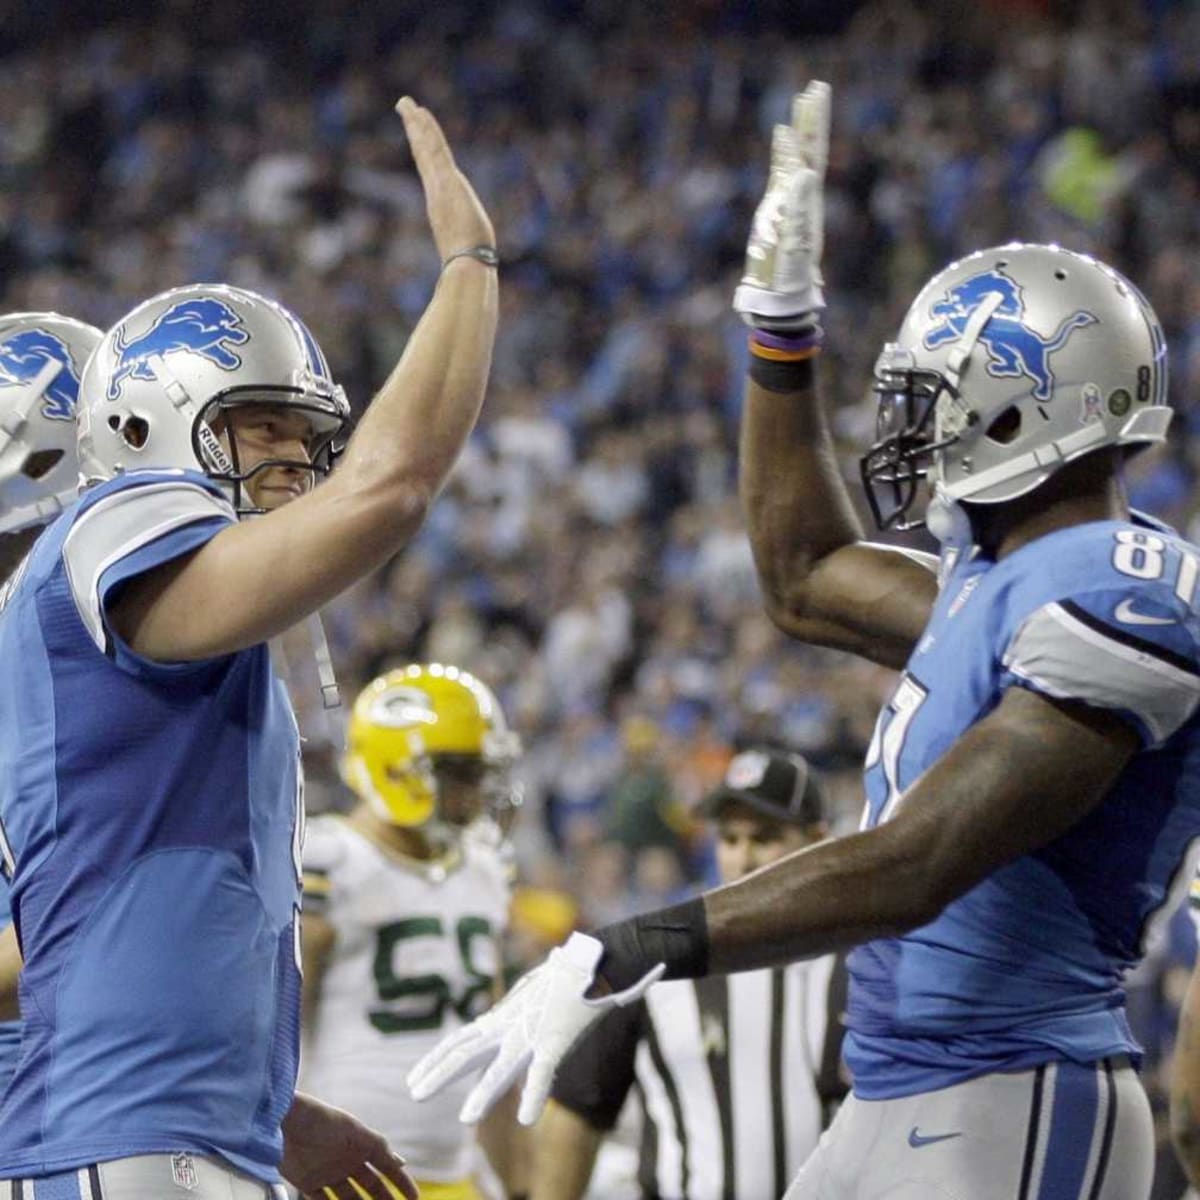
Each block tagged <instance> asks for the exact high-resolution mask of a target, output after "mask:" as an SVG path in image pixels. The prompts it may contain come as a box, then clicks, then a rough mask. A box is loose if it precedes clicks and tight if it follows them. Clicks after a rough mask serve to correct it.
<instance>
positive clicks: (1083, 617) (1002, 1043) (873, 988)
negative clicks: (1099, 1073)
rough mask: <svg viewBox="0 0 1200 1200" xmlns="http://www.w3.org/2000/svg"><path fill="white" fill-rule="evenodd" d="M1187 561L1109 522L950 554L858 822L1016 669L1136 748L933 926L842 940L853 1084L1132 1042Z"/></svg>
mask: <svg viewBox="0 0 1200 1200" xmlns="http://www.w3.org/2000/svg"><path fill="white" fill-rule="evenodd" d="M1198 577H1200V551H1198V550H1197V549H1196V548H1194V547H1192V546H1190V545H1189V544H1188V543H1186V542H1184V541H1183V540H1182V539H1180V538H1178V537H1176V536H1174V535H1173V534H1172V533H1171V532H1170V531H1167V530H1165V529H1150V528H1147V527H1144V526H1139V525H1138V524H1135V523H1128V522H1116V521H1111V522H1110V521H1106V522H1098V523H1095V524H1088V525H1083V526H1076V527H1073V528H1070V529H1065V530H1061V531H1059V532H1056V533H1053V534H1050V535H1048V536H1045V537H1042V538H1039V539H1038V540H1036V541H1034V542H1031V543H1029V544H1028V545H1026V546H1024V547H1022V548H1021V549H1019V550H1017V551H1015V552H1014V553H1013V554H1011V555H1009V556H1007V557H1005V558H1004V559H1002V560H1001V561H1000V562H992V561H989V560H987V559H985V558H983V557H981V556H980V555H979V553H978V551H975V552H973V553H972V554H971V555H968V556H965V557H963V558H962V559H961V560H960V561H958V562H957V563H951V562H947V564H946V569H945V572H944V579H943V583H942V587H941V590H940V594H939V598H938V601H937V604H936V606H935V608H934V611H933V615H932V617H931V618H930V621H929V624H928V626H927V627H926V630H925V634H924V636H923V637H922V639H921V641H920V642H919V644H918V645H917V648H916V650H915V651H914V652H913V655H912V657H911V658H910V659H909V662H908V665H907V669H906V670H905V673H904V675H903V676H902V677H901V680H900V682H899V685H898V686H897V688H896V691H895V693H894V694H893V696H892V699H891V700H890V701H889V703H888V704H887V706H886V707H885V708H884V711H883V712H882V713H881V715H880V718H879V722H878V724H877V726H876V730H875V735H874V738H873V739H872V744H871V747H870V750H869V751H868V755H867V762H866V791H867V808H866V813H865V815H864V822H863V823H864V827H871V826H874V825H878V824H879V823H880V822H882V821H885V820H887V819H888V817H889V816H890V815H891V813H892V811H893V810H894V808H895V806H896V805H897V804H898V803H899V802H900V799H901V796H902V793H903V791H904V789H905V788H907V787H909V786H910V785H911V784H912V783H913V782H914V781H915V780H916V779H917V778H918V777H919V776H920V775H921V774H922V772H924V771H925V770H927V769H928V768H929V767H930V766H932V765H933V764H934V763H935V762H936V761H937V760H938V759H939V758H940V757H941V756H942V755H943V754H944V753H945V752H946V751H947V750H948V749H949V748H950V747H951V746H952V745H953V744H954V743H955V742H956V741H957V740H958V739H959V738H960V737H961V736H962V734H963V733H964V732H965V731H966V730H967V729H969V728H970V727H971V726H972V725H974V724H975V723H976V722H977V721H979V720H981V719H982V718H984V717H986V716H987V715H988V713H989V712H991V711H992V709H994V708H995V707H996V705H997V704H998V703H999V702H1000V700H1001V698H1002V696H1003V694H1004V692H1005V691H1006V690H1007V689H1008V688H1010V687H1024V688H1029V689H1031V690H1032V691H1035V692H1039V693H1042V694H1044V695H1046V696H1050V697H1055V698H1058V699H1064V700H1072V701H1078V702H1080V703H1083V704H1086V705H1089V706H1094V707H1097V708H1102V709H1106V710H1109V711H1111V712H1114V713H1116V714H1118V715H1119V716H1120V717H1121V718H1123V719H1124V720H1126V721H1127V722H1128V723H1129V724H1130V725H1131V726H1132V727H1133V728H1134V729H1135V730H1136V731H1137V733H1138V735H1139V737H1140V739H1141V743H1142V749H1141V750H1140V752H1138V753H1137V754H1135V755H1134V757H1133V758H1132V759H1131V760H1130V762H1129V764H1128V765H1127V766H1126V768H1125V770H1124V771H1123V772H1122V774H1121V775H1120V776H1119V777H1118V779H1117V781H1116V782H1115V784H1114V785H1113V787H1112V789H1111V790H1110V792H1109V794H1108V795H1107V797H1106V798H1105V799H1104V800H1103V801H1102V802H1101V803H1100V804H1099V805H1098V806H1097V807H1096V808H1095V809H1094V810H1093V811H1092V812H1091V813H1090V814H1089V815H1088V816H1087V817H1085V818H1084V819H1083V820H1082V821H1080V822H1079V823H1078V824H1077V825H1075V826H1074V827H1073V828H1072V829H1071V830H1069V831H1068V832H1067V833H1065V834H1064V835H1063V836H1061V837H1060V838H1058V839H1057V840H1056V841H1054V842H1052V843H1050V844H1049V845H1047V846H1045V847H1043V848H1042V849H1041V850H1038V851H1037V852H1035V853H1033V854H1030V855H1028V856H1026V857H1024V858H1021V859H1018V860H1017V861H1015V862H1013V863H1011V864H1009V865H1007V866H1005V867H1003V868H1001V869H1000V870H998V871H996V872H995V873H994V874H993V875H991V876H990V877H989V878H987V879H986V880H984V881H983V882H982V883H980V884H979V885H978V886H976V887H975V888H973V889H972V890H971V891H969V892H968V893H966V894H965V895H964V896H962V897H960V898H959V899H958V900H955V901H954V902H953V903H951V904H950V905H949V906H948V907H947V908H946V909H945V910H944V911H943V912H942V914H941V915H940V916H939V917H938V918H937V919H936V920H935V921H933V922H932V923H930V924H929V925H926V926H924V927H923V928H920V929H917V930H914V931H913V932H911V933H909V934H906V935H905V936H903V937H899V938H888V939H882V940H878V941H875V942H870V943H868V944H867V945H865V946H862V947H860V948H859V949H858V950H856V951H855V952H854V953H853V954H852V955H851V956H850V970H851V977H852V984H851V989H850V1004H849V1009H848V1014H847V1024H848V1029H849V1035H848V1037H847V1040H846V1050H845V1055H846V1061H847V1064H848V1065H849V1067H850V1069H851V1072H852V1074H853V1077H854V1090H855V1093H856V1094H857V1095H859V1096H861V1097H864V1098H866V1099H885V1098H889V1097H894V1096H904V1095H911V1094H914V1093H917V1092H925V1091H931V1090H934V1089H937V1088H942V1087H947V1086H949V1085H951V1084H955V1083H958V1082H961V1081H963V1080H965V1079H968V1078H971V1077H972V1076H976V1075H980V1074H983V1073H986V1072H990V1071H1012V1070H1020V1069H1024V1068H1028V1067H1031V1066H1033V1065H1035V1064H1039V1063H1043V1062H1048V1061H1052V1060H1073V1061H1076V1062H1081V1063H1087V1062H1093V1061H1096V1060H1098V1059H1101V1058H1104V1057H1106V1056H1108V1055H1116V1054H1128V1055H1129V1056H1130V1057H1131V1058H1133V1059H1135V1060H1136V1059H1137V1058H1138V1055H1139V1048H1138V1046H1137V1043H1136V1042H1135V1040H1134V1038H1133V1036H1132V1034H1131V1033H1130V1030H1129V1026H1128V1023H1127V1022H1126V1019H1125V1007H1124V1006H1125V1000H1124V994H1123V990H1122V978H1123V975H1124V973H1125V971H1126V970H1127V969H1128V968H1129V967H1131V966H1132V965H1133V964H1134V963H1136V962H1137V961H1138V959H1139V958H1140V957H1141V955H1142V952H1143V944H1144V941H1145V938H1146V936H1147V933H1148V931H1149V929H1150V927H1151V926H1152V925H1153V921H1154V918H1155V916H1156V914H1164V913H1165V912H1167V911H1168V910H1169V907H1170V902H1171V901H1172V900H1173V899H1178V898H1179V897H1180V896H1181V895H1182V892H1183V890H1184V889H1185V888H1186V886H1187V884H1188V881H1189V879H1190V877H1191V873H1192V867H1193V865H1194V859H1191V856H1190V855H1189V844H1190V843H1191V841H1192V840H1193V839H1195V838H1197V837H1198V836H1200V718H1197V716H1196V715H1195V714H1196V708H1197V702H1198V701H1200V616H1198V615H1197V610H1196V604H1197V596H1196V591H1197V581H1198ZM1012 769H1013V770H1014V771H1019V770H1020V769H1021V768H1020V764H1019V763H1014V764H1013V768H1012ZM1189 860H1190V861H1189Z"/></svg>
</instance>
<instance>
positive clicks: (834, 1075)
mask: <svg viewBox="0 0 1200 1200" xmlns="http://www.w3.org/2000/svg"><path fill="white" fill-rule="evenodd" d="M844 998H845V973H844V968H843V966H842V964H841V962H840V961H835V959H833V958H832V957H827V958H821V959H816V960H814V961H812V962H804V963H795V964H793V965H792V966H789V967H787V968H783V969H779V970H772V971H750V972H746V973H743V974H739V975H729V976H717V977H713V978H710V979H699V980H678V981H674V982H669V983H660V984H657V985H656V986H655V987H653V988H651V989H650V991H649V992H648V993H647V995H646V997H645V999H644V1000H642V1001H639V1002H638V1003H637V1004H634V1005H630V1006H629V1007H628V1008H618V1009H615V1010H613V1011H612V1012H611V1013H608V1014H606V1016H605V1017H604V1019H603V1020H601V1021H600V1022H598V1023H597V1025H596V1026H594V1027H593V1028H592V1030H590V1031H589V1032H588V1034H587V1035H585V1037H584V1038H583V1039H582V1040H581V1041H580V1042H579V1044H578V1045H577V1046H576V1047H575V1048H574V1049H573V1050H572V1052H571V1054H570V1055H569V1056H568V1057H567V1058H566V1059H564V1061H563V1063H562V1064H561V1066H560V1067H559V1071H558V1075H557V1077H556V1078H555V1082H554V1091H553V1095H554V1098H555V1100H556V1101H557V1102H558V1103H559V1104H562V1105H563V1106H564V1107H566V1108H569V1109H571V1110H572V1111H573V1112H575V1113H577V1114H578V1115H579V1116H581V1117H583V1118H584V1119H585V1120H586V1121H587V1122H588V1123H589V1124H590V1125H592V1126H593V1127H594V1128H597V1129H604V1130H608V1129H611V1128H612V1127H613V1125H614V1124H615V1123H616V1120H617V1115H618V1114H619V1112H620V1110H621V1107H622V1105H623V1104H624V1101H625V1098H626V1096H627V1094H628V1093H629V1089H630V1088H631V1087H634V1086H636V1088H637V1094H638V1098H639V1100H640V1102H641V1107H642V1110H643V1117H644V1120H643V1125H642V1145H641V1162H640V1168H639V1173H638V1174H639V1181H640V1184H641V1190H642V1195H643V1196H644V1197H645V1198H646V1200H768V1198H770V1197H775V1196H779V1195H782V1193H783V1191H784V1190H785V1188H786V1187H787V1184H788V1181H789V1180H790V1179H791V1178H792V1176H793V1175H795V1173H796V1172H797V1171H798V1170H799V1168H800V1165H801V1164H802V1163H803V1162H804V1160H805V1159H806V1158H807V1157H808V1155H809V1154H810V1153H811V1152H812V1150H813V1148H814V1147H815V1146H816V1144H817V1139H818V1138H819V1137H820V1134H821V1130H822V1128H823V1127H824V1126H825V1124H826V1123H827V1117H828V1116H829V1115H830V1108H831V1105H832V1103H833V1102H834V1101H836V1100H837V1099H840V1098H841V1096H842V1095H843V1094H844V1093H845V1091H846V1087H845V1084H844V1082H843V1080H842V1075H841V1071H840V1068H839V1060H840V1054H839V1051H840V1046H841V1037H842V1027H841V1016H842V1011H843V1008H844Z"/></svg>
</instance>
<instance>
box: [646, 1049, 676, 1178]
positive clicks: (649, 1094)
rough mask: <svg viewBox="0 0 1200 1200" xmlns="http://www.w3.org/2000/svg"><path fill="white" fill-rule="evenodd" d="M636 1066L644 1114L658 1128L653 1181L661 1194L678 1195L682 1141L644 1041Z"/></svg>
mask: <svg viewBox="0 0 1200 1200" xmlns="http://www.w3.org/2000/svg"><path fill="white" fill-rule="evenodd" d="M636 1070H637V1078H638V1082H639V1083H640V1084H641V1086H642V1095H643V1096H644V1098H645V1102H646V1114H647V1116H648V1117H649V1119H650V1120H651V1121H653V1122H654V1124H655V1126H656V1127H657V1128H658V1130H659V1134H658V1162H657V1163H656V1164H655V1172H654V1177H655V1182H656V1183H657V1185H658V1190H659V1192H660V1193H661V1194H662V1195H664V1196H679V1195H682V1193H683V1143H682V1142H681V1140H680V1137H679V1127H678V1126H677V1125H676V1124H675V1113H674V1112H673V1111H672V1109H671V1102H670V1100H669V1099H668V1098H667V1087H666V1084H665V1083H664V1082H663V1078H662V1076H661V1075H660V1074H659V1071H658V1067H657V1066H655V1064H654V1059H653V1056H652V1055H651V1053H650V1046H649V1044H648V1043H647V1042H645V1041H642V1042H639V1043H638V1048H637V1058H636Z"/></svg>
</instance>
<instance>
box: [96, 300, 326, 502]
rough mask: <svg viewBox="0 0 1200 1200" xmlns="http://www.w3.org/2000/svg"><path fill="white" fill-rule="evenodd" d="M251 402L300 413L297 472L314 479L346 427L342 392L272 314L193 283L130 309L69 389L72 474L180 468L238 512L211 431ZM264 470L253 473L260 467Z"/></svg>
mask: <svg viewBox="0 0 1200 1200" xmlns="http://www.w3.org/2000/svg"><path fill="white" fill-rule="evenodd" d="M255 403H260V404H261V403H269V404H273V405H285V406H288V407H294V408H296V409H299V410H301V411H303V412H304V413H305V414H306V415H307V416H308V417H309V420H310V425H311V427H312V429H313V444H312V445H311V446H310V459H311V462H308V463H291V464H287V465H291V466H296V467H302V468H305V469H309V470H313V471H315V472H316V473H324V472H326V471H327V470H328V469H329V467H330V466H331V465H332V459H333V456H334V454H336V452H337V451H338V450H339V449H340V447H341V444H342V443H343V442H344V440H345V437H346V436H347V435H348V432H349V429H350V408H349V405H348V403H347V401H346V397H345V393H344V392H343V391H342V389H341V388H340V387H338V386H337V385H336V384H335V383H334V382H333V380H332V378H331V377H330V372H329V365H328V363H327V362H326V359H325V355H324V354H323V353H322V352H321V349H320V347H319V346H318V345H317V342H316V339H315V338H314V337H313V336H312V334H311V333H310V332H309V331H308V329H307V328H306V327H305V325H304V324H303V322H301V321H300V319H299V318H298V317H296V316H295V315H294V314H293V313H291V312H289V311H288V310H287V309H286V308H284V307H283V306H282V305H281V304H277V303H276V302H275V301H273V300H268V299H267V298H266V297H265V296H260V295H258V294H257V293H255V292H251V291H247V290H246V289H244V288H236V287H229V286H226V285H223V284H194V285H190V286H187V287H181V288H175V289H173V290H171V291H168V292H163V293H162V294H160V295H158V296H154V297H152V298H151V299H149V300H146V301H144V302H143V303H142V304H139V305H138V306H137V308H135V309H133V311H132V312H130V313H129V314H128V315H127V316H125V317H123V318H122V319H121V320H120V321H118V322H117V324H116V325H114V326H113V328H112V329H110V330H109V331H108V333H107V334H105V335H104V339H103V341H102V342H101V343H100V345H99V346H98V347H97V349H96V352H95V354H93V356H92V358H91V360H90V361H89V363H88V366H87V369H86V370H85V372H84V375H83V380H82V382H81V386H80V405H79V466H80V470H81V472H82V473H83V476H84V479H85V481H87V482H98V481H100V480H104V479H110V478H112V477H113V476H114V475H118V474H120V473H121V472H123V471H132V470H139V469H144V468H171V467H175V468H180V467H182V468H186V469H190V470H196V471H201V472H203V473H204V474H206V475H208V476H209V477H210V478H212V479H216V480H218V481H220V482H222V483H223V484H226V485H228V487H229V489H230V490H231V492H232V493H233V500H234V504H235V506H236V507H237V508H238V509H239V511H242V512H247V511H255V510H253V509H251V508H248V507H247V506H246V505H244V504H243V503H242V491H243V489H242V487H241V485H242V483H244V482H245V480H246V479H247V478H248V477H249V475H251V474H253V472H252V471H251V472H242V471H241V470H240V468H239V466H238V463H237V450H236V445H234V446H232V447H231V448H230V450H229V451H228V452H227V451H226V449H225V448H224V447H223V446H222V444H221V442H220V439H219V438H218V436H217V431H216V429H214V423H215V422H217V419H218V418H219V417H220V416H221V415H222V414H223V413H224V412H228V411H229V410H230V409H233V408H236V407H239V406H242V405H246V404H255ZM267 465H270V464H267V463H262V464H259V465H258V467H256V468H255V469H261V468H262V467H264V466H267Z"/></svg>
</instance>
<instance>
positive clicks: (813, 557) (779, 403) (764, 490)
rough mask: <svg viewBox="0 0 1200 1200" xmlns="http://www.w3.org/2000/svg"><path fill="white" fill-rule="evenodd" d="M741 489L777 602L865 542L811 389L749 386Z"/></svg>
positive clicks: (821, 410) (761, 562) (765, 574)
mask: <svg viewBox="0 0 1200 1200" xmlns="http://www.w3.org/2000/svg"><path fill="white" fill-rule="evenodd" d="M740 490H741V498H742V505H743V508H744V509H745V512H746V523H747V526H748V528H749V531H750V542H751V545H752V546H753V547H754V555H755V561H756V562H757V564H758V569H759V575H760V577H761V579H762V582H763V585H764V587H766V588H768V589H769V590H770V593H771V595H772V596H774V597H777V598H778V599H779V600H780V602H786V600H787V597H788V595H789V592H791V591H792V590H793V589H794V588H796V587H797V586H798V585H801V584H802V583H803V582H804V580H805V579H806V578H807V577H808V575H809V573H810V572H811V570H812V567H813V565H814V564H815V563H816V562H818V561H819V560H820V559H822V558H824V557H825V556H826V555H827V554H830V553H832V552H833V551H834V550H837V549H838V548H839V547H841V546H846V545H850V544H852V543H854V542H857V541H859V540H860V539H861V538H862V528H861V526H860V524H859V521H858V517H857V515H856V514H855V511H854V506H853V505H852V503H851V501H850V496H849V492H848V491H847V488H846V485H845V483H844V481H843V480H842V478H841V474H840V472H839V470H838V463H837V456H836V454H835V452H834V448H833V439H832V438H831V437H830V434H829V423H828V421H827V419H826V417H825V411H824V407H823V405H822V404H821V402H820V397H819V395H818V391H817V386H816V377H815V372H814V377H813V383H812V385H811V386H810V387H808V388H806V389H805V390H803V391H797V392H769V391H767V390H765V389H764V388H762V387H760V386H759V385H758V384H756V383H754V382H753V381H752V380H747V382H746V395H745V407H744V409H743V413H742V433H741V467H740Z"/></svg>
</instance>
